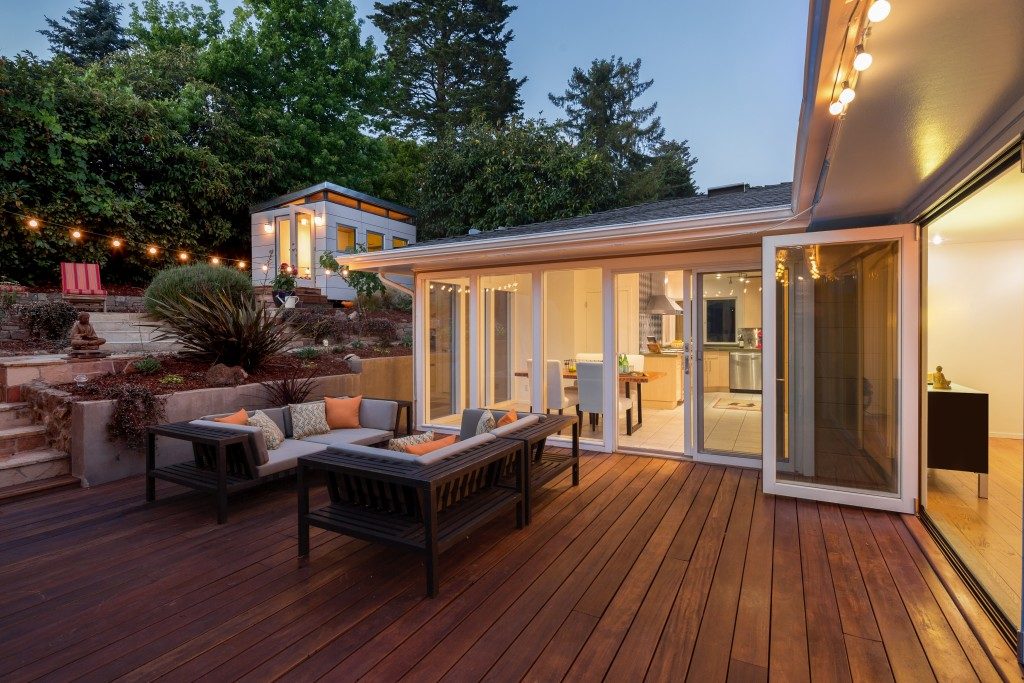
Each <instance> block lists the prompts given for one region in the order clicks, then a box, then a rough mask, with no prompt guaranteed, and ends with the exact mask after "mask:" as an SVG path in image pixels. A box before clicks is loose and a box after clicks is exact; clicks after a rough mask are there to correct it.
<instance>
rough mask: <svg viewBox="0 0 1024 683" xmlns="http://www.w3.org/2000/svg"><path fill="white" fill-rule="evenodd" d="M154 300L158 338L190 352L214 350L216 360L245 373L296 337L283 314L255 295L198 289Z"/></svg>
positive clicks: (204, 352)
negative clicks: (270, 310) (269, 310)
mask: <svg viewBox="0 0 1024 683" xmlns="http://www.w3.org/2000/svg"><path fill="white" fill-rule="evenodd" d="M152 305H153V306H154V308H155V310H154V313H155V314H156V315H157V316H158V317H159V318H160V319H161V323H160V333H159V335H158V336H157V339H160V340H174V341H177V342H178V343H180V344H181V345H182V346H183V347H185V349H186V350H188V351H193V352H196V353H202V354H212V355H214V356H216V360H217V362H220V363H224V364H225V365H228V366H233V365H241V366H242V368H244V369H245V370H246V371H247V372H254V371H256V370H258V369H259V368H260V366H262V365H263V363H264V362H265V361H266V360H267V359H268V358H270V357H271V356H273V355H274V354H277V353H280V352H282V351H284V350H285V348H287V346H288V345H289V344H290V343H291V342H292V341H293V340H294V339H295V332H293V331H292V330H291V329H290V328H289V326H288V325H287V324H286V323H285V321H284V318H283V317H282V316H276V315H268V314H267V312H266V311H264V309H263V306H261V305H260V304H259V303H257V302H256V300H255V299H254V298H253V297H248V296H243V295H238V294H230V293H228V292H226V291H215V292H200V293H197V294H196V295H195V296H194V297H189V296H181V297H178V298H175V299H161V300H154V301H153V302H152Z"/></svg>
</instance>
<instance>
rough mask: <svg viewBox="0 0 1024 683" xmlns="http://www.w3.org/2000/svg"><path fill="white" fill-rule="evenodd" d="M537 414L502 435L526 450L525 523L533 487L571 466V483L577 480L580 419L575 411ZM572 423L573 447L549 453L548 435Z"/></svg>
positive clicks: (528, 520)
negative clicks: (535, 419) (535, 416)
mask: <svg viewBox="0 0 1024 683" xmlns="http://www.w3.org/2000/svg"><path fill="white" fill-rule="evenodd" d="M535 414H537V415H539V417H540V420H539V421H538V422H535V423H534V424H531V425H526V426H525V427H521V428H519V429H516V430H513V431H510V432H506V433H504V434H502V435H501V438H503V439H516V440H518V441H521V442H522V443H523V446H524V449H525V451H526V454H527V457H526V477H525V490H524V493H525V496H526V500H525V508H526V523H527V524H529V523H530V522H531V521H532V519H533V510H532V507H533V506H532V500H533V496H534V495H535V493H536V491H537V490H539V489H540V487H542V486H543V485H544V484H546V483H548V482H549V481H551V480H552V479H554V478H555V477H557V476H558V475H559V474H561V473H562V472H565V471H566V470H568V469H571V470H572V485H573V486H579V483H580V431H579V428H580V423H579V419H578V417H577V416H576V415H540V414H539V413H535ZM570 425H571V427H572V447H571V448H570V449H569V452H568V453H552V452H549V451H547V450H545V449H546V446H547V440H548V437H550V436H554V435H556V434H560V433H562V432H563V431H564V430H565V429H566V428H568V427H570Z"/></svg>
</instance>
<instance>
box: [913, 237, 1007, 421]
mask: <svg viewBox="0 0 1024 683" xmlns="http://www.w3.org/2000/svg"><path fill="white" fill-rule="evenodd" d="M927 306H928V310H927V321H928V352H927V367H928V368H929V369H930V370H933V369H934V368H935V366H936V365H941V366H942V370H943V374H945V375H946V377H947V378H948V379H949V380H950V381H952V382H955V383H956V384H963V385H965V386H969V387H972V388H974V389H977V390H979V391H984V392H986V393H988V394H989V429H990V431H991V433H992V435H993V436H1014V437H1017V438H1020V437H1021V434H1022V432H1024V424H1022V422H1024V240H1020V241H1012V242H979V243H974V244H956V243H949V242H947V243H945V244H943V245H941V246H938V247H936V246H930V247H929V249H928V301H927Z"/></svg>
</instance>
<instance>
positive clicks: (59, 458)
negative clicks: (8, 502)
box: [0, 448, 71, 492]
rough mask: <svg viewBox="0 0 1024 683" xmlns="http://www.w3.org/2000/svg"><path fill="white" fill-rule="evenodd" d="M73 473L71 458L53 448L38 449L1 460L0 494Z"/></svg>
mask: <svg viewBox="0 0 1024 683" xmlns="http://www.w3.org/2000/svg"><path fill="white" fill-rule="evenodd" d="M70 473H71V458H70V457H68V454H67V453H61V452H60V451H57V450H54V449H52V448H38V449H35V450H30V451H24V452H22V453H18V454H17V455H16V456H14V457H10V458H0V492H2V491H3V490H4V489H6V488H8V487H11V486H19V485H22V484H27V483H29V482H38V481H43V480H46V479H52V478H54V477H60V476H64V475H68V474H70Z"/></svg>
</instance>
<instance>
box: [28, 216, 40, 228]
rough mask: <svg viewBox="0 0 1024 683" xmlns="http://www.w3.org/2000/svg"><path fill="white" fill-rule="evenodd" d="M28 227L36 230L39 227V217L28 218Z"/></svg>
mask: <svg viewBox="0 0 1024 683" xmlns="http://www.w3.org/2000/svg"><path fill="white" fill-rule="evenodd" d="M28 227H30V228H32V229H33V230H35V229H36V228H38V227H39V220H38V219H37V218H29V219H28Z"/></svg>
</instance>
